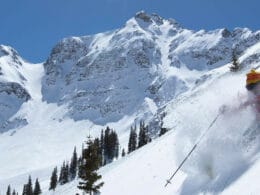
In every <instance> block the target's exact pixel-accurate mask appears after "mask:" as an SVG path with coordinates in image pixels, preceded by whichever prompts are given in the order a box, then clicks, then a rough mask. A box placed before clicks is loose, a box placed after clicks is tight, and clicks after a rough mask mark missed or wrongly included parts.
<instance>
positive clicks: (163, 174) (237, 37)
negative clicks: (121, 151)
mask: <svg viewBox="0 0 260 195" xmlns="http://www.w3.org/2000/svg"><path fill="white" fill-rule="evenodd" d="M233 51H235V53H236V55H237V57H238V61H239V63H240V64H241V67H242V69H241V70H240V71H239V72H238V73H230V71H229V66H230V61H231V56H232V52H233ZM259 65H260V31H257V32H252V31H250V30H249V29H246V28H244V29H242V28H236V29H234V30H233V31H229V30H227V29H217V30H213V31H205V30H200V31H192V30H187V29H185V28H183V27H182V26H181V25H180V24H178V23H177V22H176V21H174V20H173V19H169V20H166V19H163V18H161V17H160V16H158V15H156V14H152V15H148V14H146V13H145V12H139V13H137V14H136V15H135V17H133V18H131V19H130V20H128V21H127V22H126V24H125V26H124V27H122V28H120V29H117V30H114V31H110V32H105V33H99V34H96V35H91V36H84V37H70V38H65V39H63V40H61V41H60V42H59V43H58V44H57V45H56V46H54V48H53V49H52V51H51V53H50V56H49V57H48V59H47V60H46V61H45V62H44V63H43V64H30V63H28V62H25V61H24V60H23V59H22V58H21V57H19V55H18V54H17V52H16V51H15V50H14V49H12V48H10V47H7V46H0V111H1V112H0V153H1V154H2V153H3V154H6V155H1V156H0V194H2V193H5V190H6V188H7V185H8V184H11V185H12V186H14V187H16V189H18V190H20V191H21V189H22V186H23V184H24V183H25V182H26V180H27V178H28V175H29V174H31V175H32V176H33V178H36V177H39V179H40V181H41V184H42V188H43V194H53V193H52V192H49V191H48V185H49V176H50V173H51V170H52V169H53V167H54V166H59V165H61V163H62V161H63V160H66V159H67V160H69V159H68V158H70V155H71V152H72V150H73V147H74V146H75V145H76V146H77V148H81V144H82V143H83V141H84V140H85V137H86V135H87V134H88V133H89V132H91V135H92V136H99V135H100V130H101V129H102V128H104V127H105V126H106V125H109V126H111V127H112V128H115V130H116V131H117V132H118V133H119V138H120V144H121V148H126V146H127V141H128V136H129V130H130V126H131V125H134V124H135V123H138V122H139V121H140V120H145V122H146V123H147V124H148V123H149V124H150V125H149V129H150V131H151V132H150V133H151V134H152V137H157V133H158V130H159V128H158V126H159V125H160V124H163V125H164V127H165V128H167V129H169V130H170V132H169V133H167V134H166V135H164V136H162V137H160V138H159V139H156V140H154V141H153V142H152V143H150V144H148V145H146V146H145V147H144V148H141V149H140V150H138V151H135V152H133V153H132V154H131V155H127V156H126V157H125V158H122V159H119V160H118V161H117V162H114V163H112V164H111V165H108V166H105V167H103V168H102V169H101V170H100V172H101V173H102V175H103V179H104V182H105V186H104V187H103V188H102V189H101V192H102V194H105V195H110V194H113V195H114V194H116V195H117V194H120V195H121V194H124V195H127V194H138V195H139V194H140V195H141V194H156V195H158V194H181V195H190V194H207V193H209V194H220V193H223V194H235V192H237V190H236V189H237V188H238V189H241V188H243V189H242V191H243V190H244V191H243V192H246V193H247V192H249V191H246V190H245V189H244V188H245V187H244V186H243V185H244V184H243V183H244V181H246V180H248V179H251V180H252V181H253V180H259V176H258V178H257V175H255V174H254V172H255V171H257V170H259V165H260V163H259V162H260V161H259V153H258V151H259V148H260V147H259V140H260V137H259V133H258V131H257V128H258V127H257V126H256V125H257V121H256V118H255V113H254V111H253V108H252V107H251V106H249V107H247V108H243V109H240V104H241V102H244V101H246V99H247V98H248V97H247V96H248V95H247V91H246V90H245V87H244V86H245V74H246V72H247V71H248V69H250V68H252V67H257V66H259ZM223 105H228V108H229V110H235V111H234V112H233V111H230V112H227V113H225V114H223V115H221V116H220V118H219V119H218V121H217V122H216V124H214V126H213V127H212V130H211V133H210V134H209V135H207V137H206V138H205V139H204V140H203V141H202V143H201V146H200V147H199V148H198V150H196V152H195V153H194V155H193V156H192V157H191V159H190V161H189V162H188V163H187V164H186V165H185V166H184V167H183V168H182V169H181V171H180V173H179V175H178V176H177V178H176V179H175V180H174V183H173V185H170V186H169V188H164V184H165V180H166V179H167V178H168V177H169V176H170V174H171V173H172V171H173V170H174V169H175V168H177V166H178V164H179V163H180V162H181V160H182V159H183V158H184V157H185V154H187V153H188V151H189V150H190V149H191V147H192V146H193V145H194V144H195V143H196V141H197V139H198V138H199V137H200V136H201V134H203V130H205V129H206V128H207V127H208V125H209V124H210V123H211V122H212V120H213V119H214V117H215V116H216V115H217V113H218V111H219V108H220V107H221V106H223ZM64 143H66V144H64ZM6 151H8V154H7V153H6ZM215 154H216V155H215ZM32 156H33V158H32ZM46 159H48V160H46ZM39 162H41V163H39ZM137 164H139V165H140V167H139V168H137V169H136V174H133V173H132V170H134V169H135V168H136V167H137V166H136V165H137ZM130 172H131V173H130ZM122 176H125V177H122ZM126 176H127V177H126ZM140 178H141V179H140ZM198 178H199V179H198ZM76 182H78V181H77V180H76V181H74V182H72V183H70V184H67V185H65V186H59V187H58V189H57V191H56V193H55V194H62V195H67V194H68V195H71V194H75V193H76V192H78V191H77V189H76V186H77V184H76ZM241 183H242V184H241ZM115 186H118V187H115ZM250 193H251V194H257V193H258V194H259V193H260V189H259V187H257V185H255V184H254V185H252V188H251V191H250ZM250 193H249V194H250Z"/></svg>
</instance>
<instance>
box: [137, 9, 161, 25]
mask: <svg viewBox="0 0 260 195" xmlns="http://www.w3.org/2000/svg"><path fill="white" fill-rule="evenodd" d="M135 19H136V20H142V21H143V22H146V23H153V22H154V23H156V24H157V25H162V24H163V18H162V17H161V16H159V15H157V14H155V13H153V14H151V15H149V14H147V13H146V12H145V11H140V12H137V13H136V14H135Z"/></svg>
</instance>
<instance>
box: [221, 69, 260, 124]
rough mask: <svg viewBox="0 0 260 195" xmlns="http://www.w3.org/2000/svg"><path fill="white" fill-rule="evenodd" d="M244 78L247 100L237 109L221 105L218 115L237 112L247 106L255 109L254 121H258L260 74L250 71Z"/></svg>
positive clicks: (259, 119)
mask: <svg viewBox="0 0 260 195" xmlns="http://www.w3.org/2000/svg"><path fill="white" fill-rule="evenodd" d="M246 76H247V78H246V89H247V90H248V91H249V93H248V98H247V100H246V101H245V102H243V103H242V104H240V106H239V107H230V106H227V105H223V106H221V107H220V109H219V111H220V113H222V114H224V113H226V112H235V111H239V110H241V109H243V108H245V107H247V106H252V107H253V108H255V113H256V120H257V121H258V122H259V121H260V72H259V71H257V70H255V69H252V70H251V71H250V72H249V73H248V74H247V75H246Z"/></svg>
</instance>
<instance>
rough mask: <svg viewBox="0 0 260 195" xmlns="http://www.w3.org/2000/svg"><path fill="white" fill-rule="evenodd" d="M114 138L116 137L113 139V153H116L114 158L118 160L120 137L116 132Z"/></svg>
mask: <svg viewBox="0 0 260 195" xmlns="http://www.w3.org/2000/svg"><path fill="white" fill-rule="evenodd" d="M113 137H114V138H113V143H114V145H113V151H114V156H113V158H118V156H119V140H118V135H117V133H116V132H114V134H113Z"/></svg>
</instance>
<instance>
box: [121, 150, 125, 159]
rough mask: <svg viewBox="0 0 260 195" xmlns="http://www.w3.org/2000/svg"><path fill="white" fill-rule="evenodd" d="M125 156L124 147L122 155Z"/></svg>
mask: <svg viewBox="0 0 260 195" xmlns="http://www.w3.org/2000/svg"><path fill="white" fill-rule="evenodd" d="M124 156H125V149H124V148H123V150H122V157H124Z"/></svg>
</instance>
